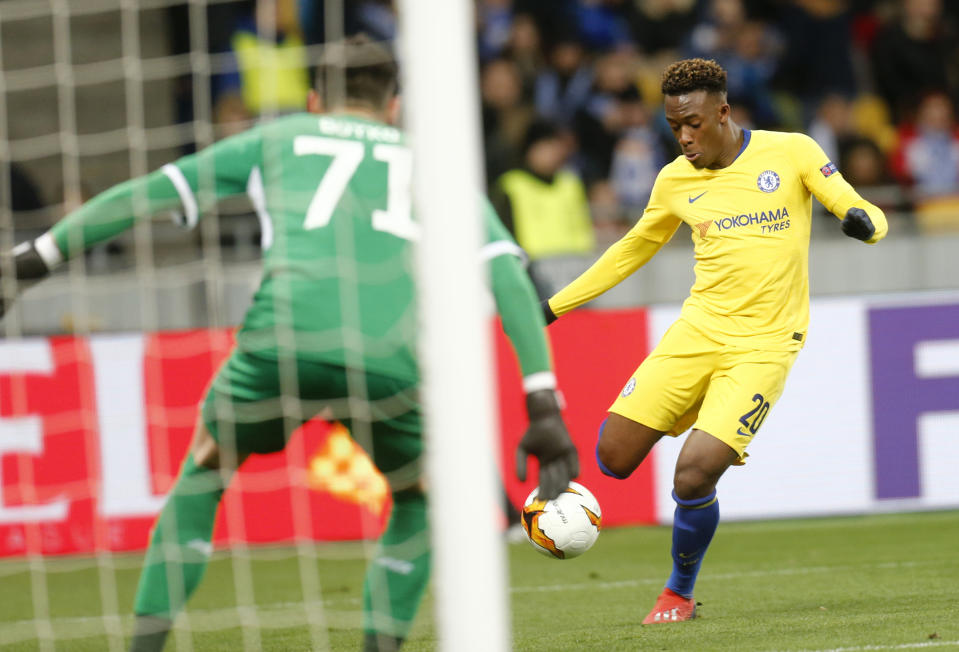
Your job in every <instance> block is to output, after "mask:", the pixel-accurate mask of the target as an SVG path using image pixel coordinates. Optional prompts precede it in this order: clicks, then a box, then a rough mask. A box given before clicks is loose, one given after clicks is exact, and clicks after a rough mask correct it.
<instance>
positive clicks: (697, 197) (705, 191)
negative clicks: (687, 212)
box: [689, 190, 709, 204]
mask: <svg viewBox="0 0 959 652" xmlns="http://www.w3.org/2000/svg"><path fill="white" fill-rule="evenodd" d="M707 192H709V191H708V190H704V191H702V192H701V193H699V194H698V195H696V196H695V197H689V203H690V204H692V203H693V202H694V201H696V200H697V199H699V198H700V197H702V196H703V195H705V194H706V193H707Z"/></svg>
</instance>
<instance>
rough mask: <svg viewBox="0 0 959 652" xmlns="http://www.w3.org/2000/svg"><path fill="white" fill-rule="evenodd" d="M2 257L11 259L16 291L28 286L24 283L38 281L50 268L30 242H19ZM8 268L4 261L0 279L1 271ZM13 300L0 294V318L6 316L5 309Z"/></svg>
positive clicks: (1, 265)
mask: <svg viewBox="0 0 959 652" xmlns="http://www.w3.org/2000/svg"><path fill="white" fill-rule="evenodd" d="M3 257H4V258H13V261H12V263H13V269H14V271H15V273H16V277H17V281H18V283H17V289H18V290H22V289H23V288H24V287H26V286H28V285H29V283H25V281H38V280H40V279H42V278H44V277H46V276H47V275H48V274H49V273H50V268H49V267H47V264H46V263H45V262H44V261H43V258H41V257H40V254H39V253H37V249H36V247H35V246H34V244H33V241H32V240H31V241H28V242H21V243H20V244H19V245H17V246H16V247H14V248H13V249H12V250H11V251H9V252H7V253H5V254H3ZM8 268H9V265H8V264H6V261H4V262H3V264H0V278H2V274H3V271H4V270H5V269H8ZM14 298H15V296H9V297H8V296H4V295H3V294H2V293H0V317H3V316H4V314H6V312H7V308H9V307H10V305H11V304H12V303H13V300H14Z"/></svg>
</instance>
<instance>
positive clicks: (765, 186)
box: [756, 170, 779, 192]
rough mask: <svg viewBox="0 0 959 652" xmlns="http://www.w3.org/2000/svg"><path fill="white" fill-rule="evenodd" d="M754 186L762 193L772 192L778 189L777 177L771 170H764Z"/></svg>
mask: <svg viewBox="0 0 959 652" xmlns="http://www.w3.org/2000/svg"><path fill="white" fill-rule="evenodd" d="M756 185H757V186H759V189H760V190H762V191H763V192H772V191H774V190H775V189H776V188H778V187H779V175H778V174H776V173H775V172H773V171H772V170H766V171H765V172H763V173H762V174H760V175H759V178H758V179H756Z"/></svg>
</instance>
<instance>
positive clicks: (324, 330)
mask: <svg viewBox="0 0 959 652" xmlns="http://www.w3.org/2000/svg"><path fill="white" fill-rule="evenodd" d="M343 66H344V70H343V71H342V72H343V75H344V76H345V93H344V100H343V101H342V102H341V103H339V105H337V106H328V107H322V106H321V101H320V99H319V97H318V96H317V95H316V94H315V93H314V94H311V97H310V103H309V104H310V106H309V109H310V113H301V114H296V115H290V116H287V117H283V118H279V119H277V120H275V121H272V122H269V123H267V124H263V125H260V126H257V127H255V128H253V129H250V130H249V131H246V132H244V133H242V134H239V135H237V136H233V137H231V138H228V139H225V140H223V141H220V142H219V143H216V144H215V145H213V146H211V147H209V148H207V149H204V150H202V151H200V152H198V153H196V154H195V155H191V156H186V157H184V158H182V159H180V160H178V161H176V162H175V163H171V164H169V165H166V166H164V167H163V168H162V169H160V170H158V171H156V172H154V173H152V174H149V175H147V176H144V177H141V178H137V179H133V180H131V181H128V182H126V183H122V184H120V185H118V186H116V187H114V188H112V189H110V190H108V191H106V192H104V193H102V194H100V195H98V196H96V197H94V198H93V199H92V200H90V201H89V202H88V203H87V204H85V205H84V206H83V207H81V208H80V209H78V210H76V211H75V212H73V213H71V214H70V215H68V216H67V217H65V218H64V219H63V220H62V221H60V222H59V223H57V224H56V225H54V226H53V227H52V228H51V229H50V231H49V232H47V233H46V234H44V235H42V236H41V237H39V238H37V239H36V240H34V241H31V242H25V243H22V244H21V245H19V246H18V247H16V248H15V249H14V250H13V251H12V252H10V255H11V256H12V258H13V260H12V261H8V264H7V265H5V266H3V267H2V269H3V270H11V269H15V270H16V275H17V278H18V281H20V285H21V287H22V286H23V285H24V284H29V283H30V282H34V281H36V280H39V279H41V278H43V277H44V276H46V275H47V274H48V273H49V270H50V269H52V268H53V267H55V266H56V265H57V264H58V263H60V262H62V261H63V260H64V259H66V258H70V257H72V256H76V255H78V254H81V253H82V252H83V250H84V249H86V248H88V247H90V246H92V245H94V244H96V243H99V242H102V241H104V240H107V239H109V238H111V237H113V236H115V235H116V234H118V233H120V232H121V231H123V230H125V229H128V228H130V227H131V226H132V225H133V224H134V221H135V220H136V219H137V218H138V217H147V216H148V215H146V214H144V215H139V214H138V213H139V212H140V211H139V210H138V209H140V208H141V207H143V206H146V207H147V208H148V210H147V211H143V212H144V213H149V214H154V213H159V212H161V211H169V210H171V209H178V210H180V211H181V212H182V216H183V218H184V221H185V224H186V225H187V226H193V225H195V224H196V222H197V220H198V219H199V218H200V216H201V215H202V214H203V213H204V211H205V210H207V209H209V208H210V207H211V206H212V205H213V204H214V203H215V202H216V201H217V200H219V199H221V198H224V197H227V196H231V195H236V194H241V193H246V194H248V195H249V197H250V199H251V202H252V204H253V207H254V209H255V210H256V213H257V215H258V216H259V219H260V222H261V227H262V244H263V277H262V281H261V283H260V286H259V289H258V290H257V292H256V294H255V296H254V299H253V305H252V307H251V308H250V309H249V311H248V312H247V314H246V317H245V319H244V321H243V325H242V327H241V328H240V330H239V332H238V333H237V338H236V349H235V350H234V352H233V354H232V355H231V356H230V358H229V359H228V361H227V362H226V363H225V364H224V366H223V367H222V368H221V369H220V371H219V372H218V373H217V375H216V377H215V378H214V380H213V383H212V385H211V387H210V389H209V391H208V392H207V395H206V398H205V399H204V401H203V403H202V407H201V411H200V415H199V418H198V419H197V425H196V431H195V435H194V440H193V443H192V444H191V448H190V451H189V453H188V454H187V456H186V458H185V459H184V461H183V464H182V467H181V469H180V474H179V477H178V479H177V481H176V484H175V485H174V487H173V489H172V491H171V492H170V494H169V496H168V497H167V501H166V504H165V506H164V508H163V510H162V511H161V513H160V515H159V517H158V519H157V522H156V525H155V526H154V529H153V533H152V538H151V541H150V547H149V550H148V551H147V554H146V558H145V560H144V567H143V572H142V574H141V576H140V582H139V586H138V589H137V594H136V600H135V604H134V611H135V613H136V616H137V619H136V630H135V633H134V638H133V641H132V645H131V650H134V651H137V652H142V651H146V650H160V649H162V648H163V645H164V643H165V640H166V638H167V635H168V632H169V630H170V627H171V625H172V621H173V619H174V618H175V616H176V614H177V613H178V612H179V611H181V610H182V608H183V607H184V605H185V603H186V601H187V600H188V599H189V598H190V596H191V594H192V593H193V591H194V590H195V589H196V587H197V585H198V584H199V582H200V579H201V577H202V575H203V572H204V569H205V568H206V564H207V560H208V557H209V554H210V549H211V546H210V540H211V536H212V531H213V523H214V519H215V516H216V511H217V507H218V505H219V502H220V498H221V496H222V494H223V491H224V489H225V488H226V486H227V484H228V482H229V480H230V478H231V476H232V474H233V472H234V471H235V470H236V469H237V468H238V467H239V466H240V465H241V464H242V463H243V461H244V460H245V459H246V458H247V457H248V456H249V455H251V454H254V453H258V454H265V453H272V452H275V451H279V450H282V449H283V447H284V446H285V445H286V441H287V438H288V436H289V435H290V433H291V432H292V431H293V430H294V429H296V428H297V427H298V426H300V425H301V424H302V423H304V422H305V421H307V420H309V419H310V418H312V417H314V416H316V415H321V416H323V417H324V418H333V419H339V420H341V421H342V422H343V423H344V424H345V425H346V426H347V427H348V428H349V429H350V431H351V432H352V433H353V434H354V437H355V438H356V439H357V441H358V442H359V443H360V444H361V445H363V446H364V447H365V448H367V451H368V452H369V453H370V455H371V457H372V459H373V461H374V463H375V464H376V466H377V467H378V468H379V469H380V470H381V471H382V472H383V473H384V474H385V476H386V477H387V479H388V481H389V484H390V489H391V491H392V497H393V512H392V515H391V517H390V520H389V524H388V526H387V529H386V532H385V533H384V535H383V538H382V540H381V543H380V546H379V547H378V553H377V554H378V556H381V557H383V558H384V559H383V563H379V562H378V561H377V560H375V559H374V560H373V561H372V562H371V563H370V564H369V567H368V570H367V576H366V581H365V584H364V597H363V612H364V631H365V636H364V649H365V650H368V651H373V650H380V651H382V650H395V649H397V648H398V647H399V646H400V644H401V643H402V641H403V639H404V638H405V636H406V635H407V633H408V631H409V628H410V625H411V624H412V620H413V617H414V615H415V613H416V609H417V606H418V604H419V602H420V599H421V597H422V595H423V591H424V589H425V588H426V584H427V580H428V575H429V559H430V550H429V545H428V537H426V536H424V534H425V531H426V529H427V514H426V500H425V496H424V493H423V485H422V482H421V477H420V472H421V455H422V452H423V440H422V428H423V427H422V420H421V414H420V408H419V405H418V403H417V388H418V385H419V382H420V377H419V371H418V367H417V361H416V354H415V350H416V332H417V318H416V305H415V304H416V288H415V285H414V281H413V278H412V274H413V272H412V269H413V260H412V248H413V242H414V241H415V240H416V238H417V234H418V228H419V227H418V224H417V223H416V222H415V221H414V219H413V218H412V214H411V207H410V184H411V174H412V170H411V158H410V150H409V149H408V148H407V146H406V144H405V141H404V136H403V134H402V132H400V131H399V130H397V129H396V128H394V127H392V126H390V125H391V123H392V122H393V118H394V117H395V115H396V113H397V108H398V101H397V97H396V83H397V70H396V64H395V63H394V61H393V59H392V57H391V56H390V54H389V52H387V51H386V50H385V49H384V48H382V47H380V46H379V45H377V44H374V43H372V42H370V41H369V40H367V39H365V38H364V37H355V38H354V39H351V40H350V41H349V42H348V43H347V48H346V54H345V61H344V64H343ZM312 114H319V115H312ZM477 200H479V199H471V198H464V201H477ZM482 201H483V214H484V219H485V223H486V233H487V244H486V245H485V246H484V247H483V248H482V250H481V257H482V258H484V259H485V260H486V261H487V262H486V264H488V266H489V274H490V277H491V280H492V290H493V294H494V297H495V299H496V305H497V309H498V311H499V314H500V316H501V318H502V322H503V326H504V329H505V330H506V332H507V334H508V335H509V336H510V338H511V340H512V342H513V345H514V348H515V350H516V353H517V355H518V357H519V360H520V366H521V368H522V372H523V376H524V388H525V390H526V405H527V410H528V414H529V420H530V425H529V429H528V430H527V432H526V434H525V436H524V437H523V439H522V441H521V442H520V444H519V447H518V450H517V473H518V475H519V476H520V479H525V475H526V459H527V456H528V455H534V456H535V457H537V458H538V460H539V480H540V487H541V490H540V492H541V493H540V495H541V496H544V497H545V498H553V497H555V496H556V495H558V494H559V493H560V492H561V491H562V490H563V489H565V488H566V486H567V483H568V482H569V480H570V479H572V478H573V477H575V476H576V475H577V474H578V472H579V463H578V458H577V454H576V449H575V448H574V446H573V443H572V441H571V440H570V437H569V434H568V432H567V430H566V427H565V425H564V423H563V421H562V418H561V416H560V411H559V405H558V402H557V397H556V392H555V377H554V376H553V373H552V371H551V361H550V354H549V349H548V344H547V340H546V336H545V334H544V325H545V324H544V321H543V317H542V314H541V311H540V307H539V302H538V301H537V299H536V294H535V292H534V290H533V287H532V284H531V283H530V280H529V278H528V277H527V276H526V274H525V272H524V270H523V269H522V266H521V263H520V258H519V256H521V255H522V252H521V251H520V250H519V248H518V247H517V245H516V244H515V243H514V242H513V240H512V239H511V238H510V236H509V235H508V234H507V232H506V230H505V229H504V228H503V226H502V225H501V224H500V223H499V220H498V218H497V217H496V215H495V213H493V211H492V208H491V207H490V206H489V204H488V202H486V201H485V200H482ZM450 219H456V207H450ZM464 346H469V343H468V342H467V343H464ZM291 397H295V398H297V399H298V401H290V398H291ZM291 405H292V407H291ZM463 418H464V419H469V418H470V416H469V415H463ZM437 436H445V437H456V436H458V433H455V432H450V433H438V434H437ZM490 472H492V469H491V471H490ZM463 489H464V491H469V487H464V488H463Z"/></svg>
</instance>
